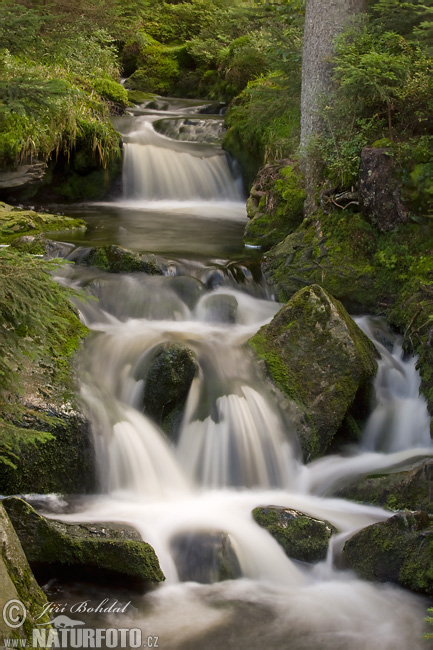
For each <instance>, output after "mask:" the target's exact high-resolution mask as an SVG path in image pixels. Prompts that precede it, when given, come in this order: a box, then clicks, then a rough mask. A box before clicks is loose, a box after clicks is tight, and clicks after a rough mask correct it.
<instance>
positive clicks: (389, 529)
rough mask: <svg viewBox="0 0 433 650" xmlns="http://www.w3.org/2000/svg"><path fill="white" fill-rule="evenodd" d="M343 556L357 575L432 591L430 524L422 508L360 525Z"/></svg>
mask: <svg viewBox="0 0 433 650" xmlns="http://www.w3.org/2000/svg"><path fill="white" fill-rule="evenodd" d="M343 556H344V558H345V561H346V562H347V564H348V565H349V566H350V567H351V568H353V569H354V570H355V572H356V573H357V574H358V576H359V577H360V578H363V579H364V580H374V581H379V582H394V583H397V584H399V585H401V586H402V587H406V588H407V589H411V590H412V591H417V592H421V593H425V594H428V595H429V596H432V595H433V527H432V526H431V521H430V517H429V515H428V514H427V513H426V512H422V511H417V512H410V511H404V512H400V513H398V514H396V515H394V517H391V518H390V519H388V520H387V521H382V522H379V523H377V524H373V525H372V526H367V528H363V529H362V530H360V531H359V532H358V533H356V534H355V535H354V536H353V537H352V538H351V539H350V540H349V541H347V542H346V544H345V545H344V549H343Z"/></svg>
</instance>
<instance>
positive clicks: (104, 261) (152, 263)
mask: <svg viewBox="0 0 433 650" xmlns="http://www.w3.org/2000/svg"><path fill="white" fill-rule="evenodd" d="M81 264H85V265H86V266H96V267H98V268H99V269H102V270H103V271H109V272H110V273H135V272H141V273H147V274H148V275H162V274H163V270H162V267H161V265H160V264H158V261H157V259H156V257H155V256H154V255H140V254H139V253H135V252H133V251H129V250H127V249H126V248H122V247H121V246H115V245H112V246H101V247H99V248H92V249H90V251H89V252H88V254H87V255H85V256H84V257H83V258H82V259H81Z"/></svg>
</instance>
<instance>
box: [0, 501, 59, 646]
mask: <svg viewBox="0 0 433 650" xmlns="http://www.w3.org/2000/svg"><path fill="white" fill-rule="evenodd" d="M0 548H1V554H0V594H1V599H0V602H1V603H2V604H1V608H2V609H3V605H4V604H5V603H7V602H8V601H9V600H15V599H16V600H20V601H21V602H22V603H23V605H24V606H25V608H26V611H27V617H26V620H25V621H24V624H23V626H22V627H19V628H15V629H12V628H10V627H8V626H7V625H6V622H5V618H4V616H0V638H1V639H2V641H3V639H6V638H12V636H15V637H16V636H19V637H20V638H27V639H28V640H29V641H30V639H31V635H32V628H33V626H34V625H35V617H36V616H39V615H40V614H41V612H42V611H43V608H44V606H45V605H46V603H47V599H46V596H45V594H44V593H43V591H42V589H40V587H39V586H38V584H37V582H36V580H35V578H34V576H33V573H32V571H31V569H30V567H29V563H28V561H27V558H26V556H25V554H24V551H23V549H22V546H21V544H20V541H19V539H18V537H17V534H16V532H15V530H14V528H13V526H12V524H11V522H10V519H9V517H8V515H7V513H6V511H5V509H4V507H3V505H2V503H1V502H0ZM14 613H15V614H16V613H18V612H14ZM48 620H49V616H46V615H45V616H42V617H41V618H40V619H39V620H38V623H46V622H47V621H48Z"/></svg>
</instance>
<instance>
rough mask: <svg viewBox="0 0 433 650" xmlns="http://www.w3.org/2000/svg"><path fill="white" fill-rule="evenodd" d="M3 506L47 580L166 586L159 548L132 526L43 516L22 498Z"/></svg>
mask: <svg viewBox="0 0 433 650" xmlns="http://www.w3.org/2000/svg"><path fill="white" fill-rule="evenodd" d="M3 505H4V507H5V509H6V511H7V513H8V515H9V517H10V519H11V521H12V523H13V525H14V527H15V530H16V532H17V535H18V537H19V539H20V542H21V544H22V547H23V549H24V552H25V554H26V557H27V559H28V561H29V563H30V566H31V567H32V569H33V571H35V572H36V574H37V575H38V576H41V578H43V579H44V580H46V579H48V578H49V577H54V576H58V575H59V573H60V574H65V575H72V576H73V577H74V579H86V578H89V579H92V580H97V581H99V580H103V579H107V578H109V577H112V579H113V580H114V579H116V578H117V579H121V580H122V583H123V584H124V583H125V582H126V583H127V584H131V585H132V586H134V585H135V586H139V585H140V586H143V585H145V584H146V583H148V582H161V581H163V580H164V579H165V578H164V574H163V573H162V571H161V569H160V566H159V562H158V558H157V557H156V555H155V552H154V550H153V548H152V547H151V546H150V545H149V544H146V543H145V542H143V541H142V540H141V539H140V535H139V534H138V533H137V531H135V530H134V529H132V528H131V527H128V526H124V525H123V524H122V525H116V524H100V523H98V524H69V523H64V522H61V521H56V520H54V519H46V518H45V517H42V516H41V515H39V514H38V513H37V512H36V511H35V510H34V509H33V508H32V507H31V506H30V505H29V504H28V503H26V502H25V501H23V500H22V499H18V498H7V499H4V501H3Z"/></svg>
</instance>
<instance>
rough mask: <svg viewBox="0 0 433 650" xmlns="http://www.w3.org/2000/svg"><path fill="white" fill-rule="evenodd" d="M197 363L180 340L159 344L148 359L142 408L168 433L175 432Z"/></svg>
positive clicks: (171, 435)
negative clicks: (178, 341)
mask: <svg viewBox="0 0 433 650" xmlns="http://www.w3.org/2000/svg"><path fill="white" fill-rule="evenodd" d="M197 367H198V366H197V362H196V360H195V355H194V353H193V352H192V351H191V350H190V349H189V348H188V347H187V346H186V345H183V344H181V343H166V344H163V345H161V346H159V347H158V348H157V349H156V350H155V352H154V354H153V356H152V358H151V360H150V363H149V366H148V368H147V374H146V376H145V385H144V395H143V409H144V412H145V414H146V415H148V416H149V417H151V418H152V419H153V420H155V422H156V423H157V424H159V425H160V426H161V427H162V429H163V430H164V431H165V432H166V433H167V434H168V435H169V436H170V437H173V436H174V435H175V433H176V432H177V429H178V425H179V423H180V421H181V419H182V415H183V410H184V406H185V402H186V398H187V396H188V393H189V389H190V387H191V383H192V380H193V379H194V376H195V373H196V371H197Z"/></svg>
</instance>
